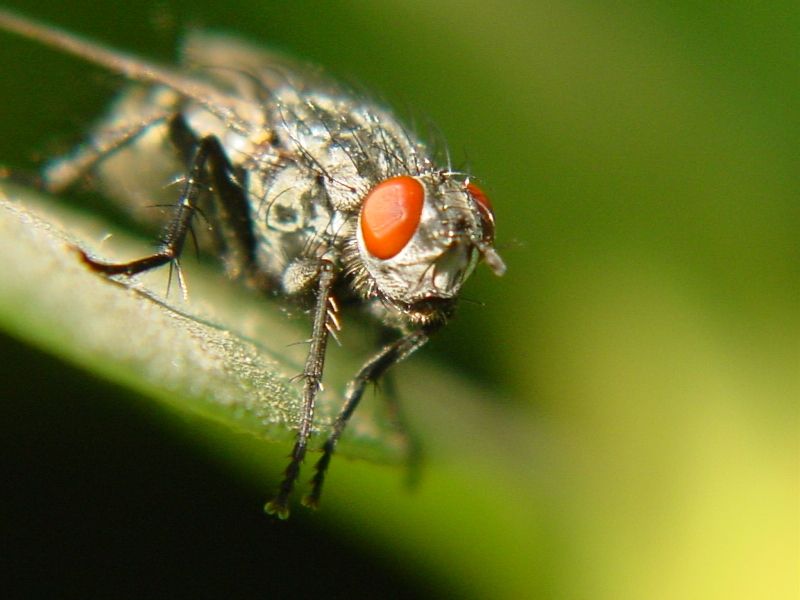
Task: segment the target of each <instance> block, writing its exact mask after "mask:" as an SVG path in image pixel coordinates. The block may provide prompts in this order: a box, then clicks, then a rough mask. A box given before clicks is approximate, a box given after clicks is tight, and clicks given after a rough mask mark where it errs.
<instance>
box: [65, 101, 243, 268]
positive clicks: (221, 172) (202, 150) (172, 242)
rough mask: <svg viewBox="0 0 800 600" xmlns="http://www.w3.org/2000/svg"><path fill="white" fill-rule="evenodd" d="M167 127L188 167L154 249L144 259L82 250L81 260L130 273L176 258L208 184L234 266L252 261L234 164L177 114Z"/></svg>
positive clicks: (217, 145) (216, 144)
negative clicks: (101, 256)
mask: <svg viewBox="0 0 800 600" xmlns="http://www.w3.org/2000/svg"><path fill="white" fill-rule="evenodd" d="M169 127H170V137H171V138H172V140H173V142H174V143H175V145H176V147H178V149H179V151H180V152H182V153H183V154H184V155H185V156H189V159H188V162H189V168H188V175H187V177H186V181H185V182H184V186H183V190H182V191H181V195H180V199H179V200H178V203H177V204H176V206H175V212H174V214H173V217H172V219H171V220H170V222H169V223H168V224H167V227H166V229H165V230H164V233H163V234H162V241H161V244H160V245H159V247H158V250H157V251H156V252H155V253H153V254H151V255H149V256H145V257H144V258H140V259H137V260H133V261H130V262H124V263H105V262H100V261H96V260H94V259H92V258H89V256H88V255H87V254H86V253H85V252H83V251H82V250H81V251H80V253H81V255H82V258H83V261H84V262H85V263H86V264H87V265H88V266H89V267H90V268H92V269H93V270H95V271H98V272H100V273H104V274H105V275H128V276H130V275H135V274H137V273H141V272H143V271H147V270H149V269H152V268H155V267H159V266H161V265H163V264H166V263H169V262H173V261H176V260H177V259H178V258H179V257H180V254H181V251H182V250H183V246H184V243H185V241H186V235H187V233H189V231H190V228H191V224H192V218H193V217H194V213H195V211H196V210H197V209H198V206H199V203H200V201H201V199H202V198H203V197H204V196H205V195H206V194H208V193H209V189H212V190H213V193H212V194H211V195H212V196H213V197H214V198H215V199H216V200H217V205H218V206H219V212H220V221H221V222H223V221H224V227H225V228H226V229H229V230H230V235H229V236H228V239H227V240H226V241H227V242H228V247H229V248H230V250H231V252H233V253H234V254H236V255H237V258H236V260H237V262H238V264H239V265H246V266H251V265H252V264H253V252H254V246H255V243H254V239H253V233H252V228H251V223H250V216H249V213H248V212H247V204H246V198H245V193H244V189H243V188H242V186H241V185H239V184H238V183H236V182H234V181H233V180H232V179H231V178H232V175H233V172H234V169H233V166H232V165H231V164H230V161H229V160H228V158H227V156H226V155H225V151H224V150H223V148H222V145H221V144H220V142H219V140H218V139H217V138H216V137H214V136H208V137H204V138H203V139H201V140H199V141H197V142H196V143H195V141H194V140H195V138H194V137H193V134H191V131H190V130H189V128H188V126H187V125H186V122H185V120H184V119H183V117H182V116H181V115H177V116H175V117H173V118H172V119H171V120H170V123H169ZM190 147H191V150H190V149H189V148H190Z"/></svg>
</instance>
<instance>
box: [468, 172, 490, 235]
mask: <svg viewBox="0 0 800 600" xmlns="http://www.w3.org/2000/svg"><path fill="white" fill-rule="evenodd" d="M466 188H467V193H468V194H469V195H470V196H471V197H472V199H473V200H475V204H477V205H478V210H479V211H480V214H481V223H482V224H483V231H484V233H483V237H484V240H487V241H489V242H491V241H492V240H493V239H494V210H493V209H492V203H491V202H490V201H489V197H488V196H487V195H486V193H485V192H484V191H483V190H482V189H481V188H479V187H478V186H477V185H475V184H474V183H468V184H467V185H466Z"/></svg>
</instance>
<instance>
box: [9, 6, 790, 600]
mask: <svg viewBox="0 0 800 600" xmlns="http://www.w3.org/2000/svg"><path fill="white" fill-rule="evenodd" d="M5 4H6V6H10V7H13V8H16V9H18V10H19V11H20V12H23V13H25V14H28V15H30V16H36V17H38V18H41V19H44V20H46V21H49V22H52V23H56V24H59V25H61V26H62V27H64V28H66V29H68V30H71V31H75V32H80V33H82V34H85V35H87V36H90V37H92V38H95V39H98V40H102V41H105V42H108V43H111V44H113V45H114V46H116V47H118V48H123V49H126V50H130V51H131V52H135V53H138V54H142V55H146V56H148V57H153V58H157V59H160V60H162V61H168V60H172V57H173V56H174V48H175V40H176V38H177V37H179V34H180V31H181V29H182V28H183V27H185V26H189V25H202V26H213V27H214V28H218V29H220V30H225V31H231V32H237V33H241V34H242V35H243V36H245V37H248V38H250V39H254V40H261V41H263V43H264V44H265V45H269V46H271V47H275V48H278V49H282V50H285V51H287V52H290V53H291V54H293V55H295V56H298V57H301V58H305V59H308V60H311V61H314V62H317V63H320V64H322V65H325V66H326V67H327V68H328V69H329V70H330V71H332V72H333V73H335V74H338V75H340V76H344V77H346V78H349V79H352V80H354V81H358V82H361V83H362V84H363V85H364V86H365V87H366V88H367V89H372V90H376V91H377V93H379V94H380V95H381V97H385V98H386V99H387V100H388V101H389V102H391V104H393V105H394V106H395V107H398V108H399V110H400V112H401V113H403V114H406V115H409V116H413V117H415V118H416V119H417V120H418V121H420V122H422V123H425V122H428V121H430V122H432V123H435V124H436V126H437V127H438V129H440V130H441V131H442V132H443V133H444V135H445V137H446V138H447V140H448V141H449V144H450V147H451V150H452V154H453V156H454V158H455V161H456V163H459V162H462V163H463V164H466V165H469V167H470V168H471V170H472V171H473V172H474V173H475V174H476V175H477V176H478V177H479V178H480V181H481V183H482V186H483V187H484V188H485V189H486V190H487V192H488V193H489V194H490V196H491V198H492V200H493V203H494V205H495V208H496V212H497V219H498V246H499V248H500V249H501V251H502V254H503V256H504V258H505V260H506V261H507V263H508V267H509V271H508V274H507V275H506V276H505V277H504V278H502V279H495V278H494V277H492V276H491V274H490V273H489V272H488V270H486V269H481V270H480V272H479V273H478V274H477V275H476V276H474V277H473V281H471V283H470V285H469V286H468V289H467V290H466V292H465V296H466V297H467V299H468V301H467V302H465V303H463V305H462V307H461V311H460V313H459V315H458V317H457V319H456V320H455V321H454V322H453V323H452V325H451V326H450V327H448V328H447V329H446V330H445V331H444V332H443V333H442V334H441V335H440V336H438V338H437V339H436V340H435V342H434V343H433V344H432V345H431V347H430V348H428V349H427V350H425V351H424V352H423V353H421V354H420V355H418V356H416V357H415V358H414V360H413V361H412V362H414V363H422V364H424V363H438V364H440V365H447V368H448V369H451V370H452V371H453V372H456V373H457V377H458V379H459V380H460V381H462V382H466V383H465V385H470V384H471V385H472V386H473V387H474V388H477V389H483V390H487V391H486V393H485V396H486V402H485V403H484V404H483V405H480V406H478V407H477V408H476V407H475V406H473V405H469V407H468V408H465V409H464V410H465V411H471V412H469V414H462V413H461V412H460V409H459V402H458V398H457V397H455V396H457V393H456V392H455V391H453V392H452V393H451V394H450V396H448V388H447V387H446V386H444V389H443V386H442V385H441V384H437V383H436V382H433V381H431V382H426V383H429V384H430V386H431V387H430V390H431V391H430V395H429V396H428V397H424V396H425V395H424V394H422V395H415V397H414V398H412V399H410V401H409V402H410V404H411V405H412V407H413V409H412V411H411V412H412V420H415V425H416V426H417V427H416V428H417V429H418V430H419V432H420V436H421V438H422V440H423V443H424V444H425V446H426V448H427V449H428V454H429V463H428V466H427V467H426V469H425V471H424V472H423V478H422V481H421V484H420V488H419V490H418V491H417V492H416V493H410V494H409V493H407V492H406V491H404V490H403V489H402V485H401V479H402V473H400V472H399V471H397V470H395V469H391V468H386V467H380V466H372V465H368V464H363V463H359V462H355V461H354V462H349V461H340V462H339V463H337V464H335V469H336V470H335V472H334V474H332V476H331V480H330V485H329V486H328V489H327V490H326V494H327V495H328V496H327V497H326V499H325V505H324V508H323V510H322V511H320V512H319V513H316V514H309V513H308V512H306V511H303V510H300V509H297V510H295V511H294V514H293V517H292V520H291V521H289V522H288V523H286V524H283V523H281V524H276V523H273V522H270V521H269V520H267V519H265V518H264V517H263V516H262V515H261V514H260V506H261V502H262V501H263V499H264V497H265V495H266V491H265V490H269V489H271V485H272V484H271V483H270V482H272V481H275V478H276V477H277V473H278V471H279V469H280V463H281V462H282V459H281V456H282V455H283V454H285V452H286V451H287V450H288V448H278V447H275V448H274V449H268V450H267V451H266V452H267V454H269V453H270V452H271V453H272V454H269V456H268V457H267V458H266V459H265V461H266V466H264V467H260V466H259V465H260V464H261V457H260V455H257V454H256V452H261V450H258V451H256V450H254V449H253V448H252V446H253V444H252V443H250V442H246V441H241V440H233V441H232V440H231V439H229V435H228V434H227V433H226V432H225V431H224V428H222V427H217V426H212V425H204V424H198V423H197V420H196V419H195V420H192V419H191V418H190V417H187V416H181V415H176V414H174V413H168V412H166V411H164V410H162V409H160V408H158V407H156V406H153V405H152V404H150V403H148V402H146V401H143V400H141V399H138V398H136V397H134V396H132V395H130V394H129V393H128V392H125V391H124V390H121V389H118V388H115V387H113V386H112V385H111V384H108V383H105V382H101V381H98V380H97V379H95V378H94V377H93V376H91V375H87V374H85V373H82V372H79V371H77V370H74V369H73V368H72V367H69V366H67V365H65V364H62V363H59V362H57V361H55V360H53V359H51V358H48V357H47V356H45V355H42V354H40V353H39V352H38V351H36V350H33V349H31V348H28V347H26V346H23V345H22V344H21V343H20V342H18V341H15V340H12V339H10V338H4V339H3V343H2V345H0V356H2V361H1V363H2V364H1V365H0V369H2V375H1V376H2V381H3V389H4V394H3V395H4V401H3V402H2V403H0V406H2V408H0V411H1V412H0V418H2V425H3V433H2V435H0V439H1V440H2V441H0V449H2V452H1V454H2V459H0V465H2V469H3V471H4V473H3V479H4V481H5V482H6V485H5V488H6V489H5V491H4V493H3V494H2V496H3V497H2V499H0V507H2V513H3V514H2V515H0V520H2V524H1V525H0V527H2V528H3V529H5V530H6V531H4V532H3V537H4V538H5V541H4V546H5V549H4V551H3V554H4V555H5V556H4V562H6V564H7V565H8V566H9V567H10V569H11V570H13V571H14V574H15V579H16V580H17V581H19V582H22V583H24V584H25V585H26V588H25V589H26V590H27V591H28V593H27V594H25V597H35V596H36V595H37V593H41V594H45V593H48V592H49V594H48V595H51V596H62V597H69V596H75V597H78V596H80V597H86V596H87V595H89V596H92V595H94V594H95V593H96V594H97V595H108V594H111V593H113V594H115V595H119V596H131V597H133V596H137V597H141V596H142V595H144V594H148V595H155V596H164V595H173V596H176V595H177V596H180V595H184V594H185V595H189V596H192V597H209V598H211V597H226V596H227V597H248V596H259V597H263V596H266V597H283V596H287V595H290V594H292V595H295V596H300V597H302V596H304V595H312V594H320V595H321V594H325V595H326V596H327V597H358V596H362V595H374V594H379V595H381V596H385V597H409V598H412V597H472V598H490V597H491V598H500V597H506V598H522V597H534V596H535V597H543V598H608V599H621V598H631V599H638V598H800V581H799V580H798V568H799V567H800V432H799V427H800V423H799V422H798V400H800V198H799V197H798V190H800V185H798V184H800V168H799V167H800V161H799V160H798V158H799V157H800V153H799V152H798V150H799V149H800V118H798V117H799V116H800V115H799V114H798V107H800V42H799V41H798V33H799V32H800V5H798V3H797V2H796V1H777V2H771V3H764V4H756V3H752V2H737V1H733V2H725V3H717V2H669V3H668V2H658V1H651V2H642V3H637V4H635V5H630V4H629V3H619V2H611V1H607V0H600V1H597V2H591V3H590V2H536V1H533V2H530V1H525V2H523V1H521V0H518V1H517V2H511V1H504V2H494V3H488V2H473V1H467V2H465V1H461V2H454V1H452V0H439V1H438V2H435V3H426V2H411V1H409V2H363V1H362V2H310V1H295V2H275V1H266V0H261V1H258V2H255V1H254V0H231V1H229V2H226V3H218V2H209V1H208V0H196V1H193V2H188V1H181V2H166V1H165V2H153V3H149V2H141V3H137V4H131V3H128V2H121V1H119V2H118V1H108V2H102V3H96V2H83V1H72V2H69V3H66V4H52V5H50V6H47V7H44V6H41V5H39V4H37V3H34V2H10V3H9V2H7V3H5ZM65 6H66V9H65ZM0 48H1V49H0V53H2V56H1V57H0V64H2V67H0V69H2V71H1V72H2V77H0V98H2V104H1V105H2V107H3V110H2V135H0V138H1V139H0V164H14V165H17V166H20V165H22V166H25V165H33V164H35V162H36V160H37V157H41V156H49V155H52V154H53V153H57V152H59V151H63V149H65V148H69V147H70V145H71V143H72V142H73V141H75V140H79V139H80V137H81V132H83V131H85V128H86V126H87V124H88V123H91V122H92V121H93V120H94V119H95V118H96V117H97V115H99V114H101V113H102V111H103V107H104V106H106V105H107V103H108V100H109V99H110V98H111V97H112V96H113V92H112V90H113V85H111V83H110V82H109V81H108V80H107V79H104V78H102V77H91V76H87V75H86V73H87V70H86V68H85V66H84V65H83V64H82V63H80V62H78V61H74V60H70V59H67V58H65V57H62V56H59V55H58V54H56V53H53V52H52V51H48V50H46V49H42V48H40V47H38V46H36V45H34V44H30V43H27V42H22V41H19V40H17V39H12V38H11V37H10V36H7V35H5V34H2V45H0ZM413 368H415V367H413V366H411V367H409V369H413ZM416 368H420V366H419V365H418V366H417V367H416ZM403 369H406V367H403ZM404 372H405V373H412V372H414V373H416V372H417V371H413V370H409V371H404V370H400V371H399V376H398V378H397V379H398V383H399V384H400V385H399V387H400V393H401V396H402V395H403V391H402V390H403V377H402V375H403V373H404ZM416 385H417V386H418V387H419V384H418V383H417V384H416ZM109 398H113V399H114V401H113V402H110V401H109ZM120 399H129V401H128V400H126V401H125V402H122V401H118V400H120ZM450 418H452V419H453V421H455V422H459V423H462V424H464V423H466V425H462V426H461V427H454V428H452V429H451V428H450V427H448V419H450ZM198 428H199V430H200V431H202V432H203V435H202V436H197V435H195V434H193V433H191V430H193V429H198ZM505 428H508V435H507V436H506V435H505V434H504V430H505ZM512 430H513V431H512ZM465 433H468V435H465ZM197 437H200V438H201V439H200V440H197V439H195V438H197ZM189 440H192V441H194V443H191V442H190V441H189ZM12 581H13V580H12ZM30 592H34V593H33V594H31V593H30ZM59 592H61V593H59Z"/></svg>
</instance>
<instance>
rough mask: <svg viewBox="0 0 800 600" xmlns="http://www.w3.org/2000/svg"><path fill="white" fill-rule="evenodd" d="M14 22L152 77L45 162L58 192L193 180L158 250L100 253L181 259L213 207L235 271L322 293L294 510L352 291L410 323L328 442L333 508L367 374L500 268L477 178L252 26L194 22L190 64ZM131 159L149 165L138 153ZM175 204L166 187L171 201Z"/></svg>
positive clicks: (140, 201) (139, 268) (430, 329)
mask: <svg viewBox="0 0 800 600" xmlns="http://www.w3.org/2000/svg"><path fill="white" fill-rule="evenodd" d="M0 27H1V28H4V29H6V30H9V31H12V32H15V33H17V34H20V35H23V36H26V37H28V38H31V39H34V40H37V41H39V42H41V43H43V44H46V45H50V46H53V47H56V48H59V49H61V50H64V51H66V52H69V53H71V54H74V55H77V56H79V57H81V58H83V59H85V60H87V61H89V62H92V63H95V64H98V65H101V66H103V67H105V68H107V69H109V70H110V71H113V72H116V73H119V74H122V75H124V76H125V77H126V78H128V79H130V80H133V81H135V82H136V83H134V84H131V86H130V87H129V88H128V89H127V90H126V91H124V92H123V93H122V95H121V96H120V97H119V98H118V99H117V100H116V106H115V109H114V111H113V113H112V117H111V118H110V119H109V120H107V121H105V122H102V123H101V124H99V125H98V126H97V127H96V129H95V131H94V132H93V134H92V136H91V137H90V139H89V141H88V143H86V144H84V145H82V146H80V147H79V148H78V149H77V150H76V151H75V152H74V153H73V154H71V155H70V156H67V157H65V158H63V159H61V160H58V161H55V162H52V163H50V164H49V166H48V167H47V168H46V169H44V171H43V173H42V175H41V186H42V187H43V188H45V189H46V190H48V191H51V192H53V191H55V192H58V191H60V190H64V189H66V188H68V187H70V186H72V185H74V184H75V183H76V182H78V181H80V180H81V179H82V178H83V177H84V176H86V175H87V174H89V173H93V174H95V175H96V176H97V180H98V181H99V183H100V185H101V186H102V188H103V190H104V191H105V193H106V194H107V195H109V196H110V197H116V198H118V199H121V200H123V201H125V203H126V204H128V205H130V206H139V207H142V206H145V205H151V206H152V205H153V204H154V203H159V200H160V199H163V197H164V194H165V190H166V191H167V192H169V191H170V190H171V189H172V188H170V187H168V186H165V183H167V182H170V181H178V182H179V183H180V193H177V194H175V192H174V191H173V194H175V195H176V196H177V200H176V199H175V197H174V196H173V197H172V198H171V199H170V200H169V202H170V204H172V205H174V211H173V214H172V217H171V219H170V220H169V222H168V223H167V224H166V227H165V229H164V233H163V235H162V238H161V243H160V245H159V247H158V249H157V250H156V251H155V252H154V253H153V254H151V255H149V256H144V257H142V258H140V259H138V260H133V261H130V262H124V263H109V262H104V261H101V260H98V259H96V258H94V257H92V256H89V255H88V254H87V253H85V252H82V259H83V261H84V263H85V264H86V265H87V267H88V268H90V269H92V270H94V271H96V272H98V273H101V274H103V275H106V276H115V275H121V276H133V275H136V274H138V273H142V272H144V271H147V270H149V269H153V268H156V267H159V266H162V265H166V264H169V265H171V266H173V265H174V266H177V265H178V260H179V258H180V256H181V252H182V250H183V247H184V243H185V241H186V238H187V235H188V234H190V233H191V232H192V229H191V226H192V221H193V220H194V218H195V217H196V216H197V214H198V213H202V214H203V215H207V218H208V220H209V221H210V222H211V223H212V224H213V225H214V227H213V231H212V234H213V235H212V238H213V239H212V240H210V243H212V244H213V247H214V248H216V249H217V250H218V252H219V254H220V256H221V257H222V259H223V262H224V265H225V268H226V270H227V272H228V274H229V275H230V276H231V277H234V278H238V279H242V280H244V281H245V282H246V283H247V284H248V285H250V286H253V287H255V288H258V289H260V290H262V291H264V292H265V293H268V294H273V295H279V296H285V297H290V298H293V299H297V300H299V301H303V300H305V301H306V302H307V303H308V305H309V306H310V307H311V310H310V313H311V322H312V327H311V337H310V345H309V349H308V354H307V357H306V361H305V366H304V369H303V373H302V377H303V382H304V383H303V402H304V404H303V411H302V415H301V418H300V422H299V423H298V425H297V434H296V438H295V442H294V447H293V449H292V452H291V455H290V460H289V464H288V466H287V467H286V470H285V471H284V474H283V479H282V481H281V483H280V484H279V486H278V489H277V493H276V494H275V496H274V498H273V499H272V500H270V501H269V502H268V503H267V504H266V506H265V510H266V511H267V512H268V513H270V514H274V515H276V516H278V517H280V518H286V517H287V516H288V514H289V499H290V496H291V494H292V492H293V489H294V487H295V484H296V482H297V479H298V476H299V473H300V467H301V465H302V463H303V460H304V458H305V455H306V451H307V448H308V442H309V437H310V434H311V430H312V424H313V421H314V406H315V400H316V396H317V393H318V391H319V390H320V388H321V386H322V376H323V368H324V364H325V350H326V346H327V343H328V339H329V337H331V336H334V337H335V336H336V335H337V333H338V332H339V330H340V321H339V318H338V312H339V306H340V305H341V304H342V303H345V302H347V303H350V304H357V305H358V306H359V308H360V309H362V310H363V312H365V313H366V314H368V315H369V316H370V317H371V318H373V319H375V320H376V321H377V322H378V323H380V324H382V325H383V326H385V327H388V328H390V329H392V330H394V331H396V332H397V334H396V335H397V338H396V339H395V341H393V342H390V343H388V344H387V345H385V346H384V347H383V348H381V349H380V350H379V351H378V352H377V353H376V354H375V355H374V356H372V357H371V358H370V359H369V360H367V361H366V362H365V363H364V365H363V366H362V367H361V369H360V370H359V371H358V372H357V373H356V375H355V376H354V377H353V379H352V380H351V381H350V383H349V384H348V385H347V388H346V391H345V399H344V404H343V405H342V407H341V410H340V412H339V414H338V416H337V417H336V419H335V421H334V423H333V426H332V429H331V431H330V432H329V434H328V437H327V439H326V441H325V443H324V444H323V446H322V455H321V457H320V458H319V460H318V462H317V464H316V467H315V471H314V475H313V478H312V480H311V490H310V492H309V494H308V495H307V496H306V497H305V498H304V499H303V500H304V504H306V505H307V506H311V507H317V506H318V505H319V502H320V496H321V493H322V486H323V482H324V479H325V473H326V471H327V468H328V465H329V463H330V460H331V457H332V455H333V453H334V450H335V448H336V444H337V442H338V441H339V438H340V437H341V435H342V433H343V431H344V430H345V427H346V426H347V422H348V420H349V419H350V417H351V416H352V414H353V412H354V411H355V409H356V408H357V406H358V403H359V401H360V400H361V397H362V395H363V393H364V390H365V388H366V386H367V385H368V384H369V383H370V382H374V381H377V380H378V379H379V378H380V377H381V376H382V375H383V374H384V373H385V372H386V371H387V370H388V369H389V368H390V367H392V366H393V365H395V364H397V363H398V362H400V361H401V360H403V359H405V358H407V357H408V356H409V355H411V354H412V353H414V352H415V351H416V350H418V349H419V348H420V347H422V346H423V345H424V344H425V343H426V342H427V341H428V339H429V338H430V336H431V335H432V334H433V333H435V332H436V331H437V330H438V329H440V328H441V327H442V326H443V325H444V324H445V323H446V321H447V320H448V318H449V317H450V316H451V315H452V314H453V311H454V309H455V306H456V301H457V298H458V295H459V292H460V290H461V287H462V285H463V283H464V281H465V280H466V279H467V277H468V276H469V275H470V273H471V272H472V271H473V269H474V267H475V265H476V264H477V262H478V261H480V260H483V261H484V262H485V263H486V264H487V265H488V266H489V268H490V269H491V270H492V271H493V272H494V273H495V274H497V275H502V274H503V273H504V272H505V265H504V264H503V261H502V260H501V258H500V256H499V255H498V254H497V252H496V251H495V249H494V245H493V244H494V234H495V220H494V212H493V209H492V205H491V203H490V202H489V199H488V198H487V196H486V194H484V192H483V191H482V190H481V189H480V188H479V187H478V186H477V185H476V184H475V183H474V182H473V181H471V180H470V178H469V177H468V176H467V175H466V174H464V173H461V172H457V171H454V170H453V169H452V168H451V167H450V166H449V164H448V165H445V166H441V165H439V164H437V162H436V161H435V159H434V157H433V156H431V154H430V152H429V151H428V149H427V148H426V146H425V144H424V143H423V142H422V141H421V140H419V139H418V138H417V137H416V136H415V135H414V134H413V133H411V132H410V131H409V130H408V129H406V128H405V127H404V126H403V125H402V124H401V123H400V122H399V121H398V120H397V118H396V117H395V116H394V115H393V114H392V113H390V112H389V111H387V110H386V109H384V108H382V107H381V106H379V105H376V104H374V103H372V102H370V101H369V100H366V99H364V98H362V97H360V96H356V95H354V94H353V93H352V92H351V91H349V90H347V89H346V88H344V87H343V86H340V85H339V84H337V83H336V82H333V81H331V80H328V79H324V78H322V77H321V76H320V75H319V74H318V73H315V72H312V71H311V70H310V69H309V68H308V67H303V66H298V65H297V64H295V63H292V62H290V61H288V60H286V59H285V58H282V57H279V56H276V55H274V54H270V53H268V52H265V51H264V50H262V49H258V48H255V47H253V46H250V45H248V44H246V43H244V42H242V41H239V40H236V39H234V38H230V37H226V36H221V35H215V34H209V33H205V32H193V33H190V34H189V35H188V36H187V38H186V40H185V43H184V48H183V55H182V64H181V66H180V67H179V68H175V69H173V68H168V67H162V66H159V65H156V64H153V63H149V62H146V61H143V60H140V59H138V58H135V57H132V56H129V55H126V54H123V53H121V52H117V51H114V50H111V49H108V48H106V47H104V46H101V45H99V44H95V43H93V42H90V41H87V40H84V39H82V38H79V37H77V36H74V35H72V34H70V33H66V32H63V31H61V30H58V29H54V28H51V27H49V26H46V25H42V24H39V23H36V22H34V21H31V20H28V19H26V18H24V17H20V16H18V15H15V14H13V13H10V12H7V11H4V10H0ZM131 165H136V168H135V169H132V168H131ZM162 203H163V202H162Z"/></svg>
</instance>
